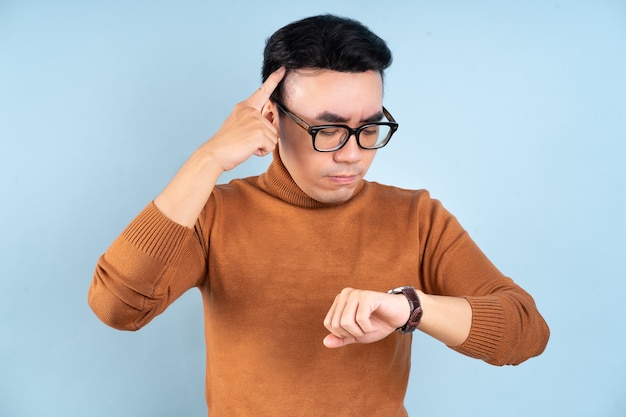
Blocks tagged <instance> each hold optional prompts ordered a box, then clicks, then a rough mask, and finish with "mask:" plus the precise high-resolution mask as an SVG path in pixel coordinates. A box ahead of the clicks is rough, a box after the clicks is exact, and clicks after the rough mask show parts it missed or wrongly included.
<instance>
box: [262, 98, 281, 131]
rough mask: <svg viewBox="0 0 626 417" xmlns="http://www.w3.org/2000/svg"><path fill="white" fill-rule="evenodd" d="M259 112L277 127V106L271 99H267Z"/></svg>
mask: <svg viewBox="0 0 626 417" xmlns="http://www.w3.org/2000/svg"><path fill="white" fill-rule="evenodd" d="M261 114H262V115H263V117H265V118H266V119H267V120H269V121H270V122H271V123H272V124H273V125H274V126H276V127H278V107H276V103H274V102H273V101H272V100H267V101H266V102H265V104H264V105H263V107H262V108H261Z"/></svg>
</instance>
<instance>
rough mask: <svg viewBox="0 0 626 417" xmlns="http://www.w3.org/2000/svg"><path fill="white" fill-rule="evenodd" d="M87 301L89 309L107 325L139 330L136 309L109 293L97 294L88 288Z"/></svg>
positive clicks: (120, 328) (121, 328)
mask: <svg viewBox="0 0 626 417" xmlns="http://www.w3.org/2000/svg"><path fill="white" fill-rule="evenodd" d="M87 302H88V304H89V307H90V308H91V311H93V313H94V314H95V315H96V317H98V319H100V321H101V322H103V323H104V324H106V325H107V326H109V327H112V328H114V329H117V330H127V331H136V330H139V326H137V324H136V320H135V318H136V314H137V311H136V310H135V309H134V308H132V307H130V306H128V305H127V304H124V303H123V302H122V301H120V300H119V299H116V298H115V297H111V294H101V293H100V294H99V293H97V292H96V291H92V290H90V291H89V295H88V297H87Z"/></svg>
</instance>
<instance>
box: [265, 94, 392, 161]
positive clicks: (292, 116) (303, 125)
mask: <svg viewBox="0 0 626 417" xmlns="http://www.w3.org/2000/svg"><path fill="white" fill-rule="evenodd" d="M273 101H274V103H276V106H277V107H278V109H279V110H280V111H282V112H283V113H285V114H286V115H287V117H289V118H290V119H291V120H293V121H294V122H295V124H297V125H298V126H300V127H301V128H302V129H304V130H306V131H307V132H308V133H309V135H311V142H312V143H313V149H315V150H316V151H318V152H335V151H338V150H339V149H341V148H343V147H344V146H345V145H346V143H348V141H349V140H350V137H352V135H354V137H355V139H356V143H357V145H358V146H359V148H361V149H366V150H375V149H380V148H382V147H384V146H385V145H387V144H388V143H389V141H390V140H391V137H392V136H393V134H394V133H396V130H398V126H399V124H398V123H397V122H396V120H395V119H394V118H393V116H392V115H391V113H389V111H388V110H387V109H386V108H385V107H384V106H383V115H384V116H385V117H386V118H387V120H389V121H388V122H375V123H366V124H364V125H362V126H359V127H357V128H356V129H353V128H351V127H350V126H348V125H344V124H330V125H317V126H311V125H310V124H308V123H307V122H305V121H304V120H302V118H300V117H299V116H298V115H296V114H294V113H292V112H290V111H289V110H287V108H286V107H285V106H284V105H283V104H281V103H280V102H279V101H277V100H273ZM372 126H389V128H390V131H389V134H387V138H386V139H385V140H384V141H383V142H382V143H381V144H379V145H377V146H363V145H361V141H360V139H359V135H360V134H361V132H362V131H363V130H365V129H367V128H369V127H372ZM337 127H341V128H344V129H346V130H348V132H349V134H348V136H346V139H345V140H344V141H343V142H341V143H340V144H339V145H337V146H335V147H334V148H332V149H318V148H317V146H315V137H316V136H317V133H318V132H319V131H320V130H322V129H327V128H337Z"/></svg>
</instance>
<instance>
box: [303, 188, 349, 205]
mask: <svg viewBox="0 0 626 417" xmlns="http://www.w3.org/2000/svg"><path fill="white" fill-rule="evenodd" d="M353 195H354V190H352V189H350V190H347V189H343V190H335V191H330V192H326V193H316V194H315V195H314V196H312V198H313V199H315V200H317V201H319V202H320V203H325V204H338V203H345V202H346V201H348V200H350V199H351V198H352V196H353Z"/></svg>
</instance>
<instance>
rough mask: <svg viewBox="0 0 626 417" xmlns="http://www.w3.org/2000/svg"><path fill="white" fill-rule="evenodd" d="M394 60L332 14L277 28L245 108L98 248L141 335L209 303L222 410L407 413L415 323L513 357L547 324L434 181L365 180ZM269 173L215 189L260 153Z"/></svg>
mask: <svg viewBox="0 0 626 417" xmlns="http://www.w3.org/2000/svg"><path fill="white" fill-rule="evenodd" d="M390 63H391V53H390V51H389V49H388V48H387V46H386V44H385V43H384V41H383V40H381V39H380V38H379V37H378V36H376V35H375V34H373V33H372V32H371V31H369V30H368V29H367V28H366V27H364V26H362V25H361V24H360V23H358V22H356V21H353V20H349V19H344V18H339V17H335V16H330V15H324V16H316V17H312V18H308V19H303V20H301V21H298V22H294V23H292V24H290V25H287V26H285V27H284V28H282V29H280V30H279V31H277V32H276V33H275V34H274V35H272V37H270V39H268V41H267V44H266V48H265V54H264V64H263V79H264V83H263V85H262V86H261V88H259V90H257V91H256V92H255V93H253V94H252V95H251V96H250V97H249V98H248V99H247V100H245V101H243V102H241V103H239V104H237V105H236V106H235V109H234V110H233V112H232V114H231V115H230V116H229V117H228V118H227V119H226V121H225V122H224V124H223V125H222V127H221V128H220V129H219V131H218V132H217V133H216V134H215V135H214V136H213V137H212V138H210V139H209V140H208V141H207V142H206V143H204V144H203V145H202V146H201V147H200V148H199V149H197V150H196V151H195V152H194V153H193V155H192V156H191V157H190V158H189V160H188V161H187V162H186V163H185V164H184V165H183V166H182V168H181V169H180V171H179V172H178V173H177V174H176V175H175V176H174V178H173V179H172V181H171V182H170V183H169V184H168V185H167V186H166V187H165V189H164V190H163V191H162V192H161V193H160V194H159V195H158V196H157V197H156V199H155V200H154V201H153V202H151V203H150V204H149V205H148V206H147V207H146V208H145V209H144V210H143V211H142V212H141V213H140V214H139V215H138V217H137V218H136V219H135V220H133V221H132V222H131V224H130V225H129V226H128V227H127V228H126V229H125V230H124V232H123V233H122V234H121V236H120V237H119V238H118V239H117V240H116V241H115V242H114V243H113V245H112V246H111V247H110V248H109V249H108V250H107V252H106V253H105V254H104V255H103V256H102V257H101V258H100V259H99V261H98V264H97V267H96V272H95V276H94V279H93V282H92V286H91V288H90V293H89V302H90V305H91V306H92V308H93V310H94V312H95V313H96V314H97V315H98V317H100V318H101V319H102V320H103V321H104V322H105V323H107V324H109V325H111V326H113V327H115V328H119V329H126V330H137V329H139V328H141V327H142V326H144V325H145V324H147V323H148V322H149V321H150V320H151V319H152V318H154V317H155V316H156V315H158V314H160V313H161V312H163V311H164V310H165V309H166V307H167V306H168V305H169V304H171V303H172V302H173V301H174V300H175V299H176V298H177V297H179V296H180V295H181V294H183V293H184V292H185V291H187V290H188V289H190V288H193V287H197V288H199V290H200V292H201V294H202V298H203V305H204V315H205V333H206V348H207V373H206V384H207V385H206V398H207V404H208V407H209V412H210V415H211V416H229V417H231V416H253V415H254V416H292V415H301V416H363V415H368V416H403V415H406V410H405V409H404V406H403V399H404V395H405V392H406V387H407V382H408V377H409V367H410V355H411V336H410V333H411V332H412V331H413V330H415V328H418V329H419V330H421V331H422V332H424V333H426V334H428V335H430V336H432V337H434V338H436V339H438V340H440V341H441V342H443V343H445V344H446V345H448V346H450V347H451V348H453V349H455V350H457V351H458V352H460V353H463V354H466V355H469V356H472V357H475V358H479V359H482V360H484V361H486V362H489V363H492V364H496V365H503V364H519V363H521V362H522V361H524V360H526V359H528V358H530V357H532V356H535V355H538V354H540V353H541V352H542V351H543V349H544V348H545V345H546V343H547V340H548V337H549V330H548V327H547V325H546V323H545V322H544V320H543V318H542V317H541V315H540V314H539V312H538V311H537V309H536V307H535V304H534V301H533V299H532V298H531V296H530V295H529V294H527V293H526V292H525V291H524V290H522V289H521V288H520V287H519V286H518V285H516V284H515V283H514V282H513V281H512V280H511V279H509V278H507V277H505V276H503V275H502V274H501V273H500V272H499V271H498V270H497V269H496V268H495V267H494V266H493V265H492V264H491V262H490V261H489V260H488V259H487V258H486V257H485V256H484V255H483V253H482V252H481V251H480V250H479V249H478V247H477V246H476V245H475V244H474V242H473V241H472V240H471V239H470V237H469V236H468V234H467V233H466V232H465V231H464V230H463V229H462V228H461V226H460V225H459V224H458V222H457V221H456V219H455V218H454V217H453V216H452V215H451V214H449V213H448V212H447V211H446V210H445V209H444V208H443V207H442V205H441V204H440V203H439V202H438V201H436V200H433V199H431V198H430V196H429V194H428V192H426V191H424V190H421V191H412V190H404V189H399V188H395V187H390V186H384V185H381V184H377V183H373V182H368V181H365V180H364V179H363V177H364V175H365V174H366V172H367V170H368V168H369V167H370V165H371V163H372V161H373V159H374V156H375V154H376V150H377V149H380V148H382V147H383V146H385V145H386V144H387V143H388V142H389V139H390V138H391V137H392V135H393V133H394V132H395V130H396V129H397V126H398V125H397V123H396V122H395V120H394V119H393V116H392V115H391V113H390V112H389V111H388V110H387V109H386V108H385V107H384V106H383V71H384V70H385V69H386V68H387V67H388V66H389V64H390ZM269 153H273V161H272V163H271V165H270V167H269V168H268V170H267V172H265V173H263V174H261V175H259V176H256V177H251V178H245V179H239V180H235V181H232V182H231V183H229V184H227V185H216V184H217V181H218V179H219V177H220V175H221V174H222V173H223V172H224V171H227V170H231V169H233V168H235V167H236V166H238V165H239V164H241V163H242V162H244V161H245V160H247V159H248V158H249V157H251V156H252V155H259V156H263V155H266V154H269Z"/></svg>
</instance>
